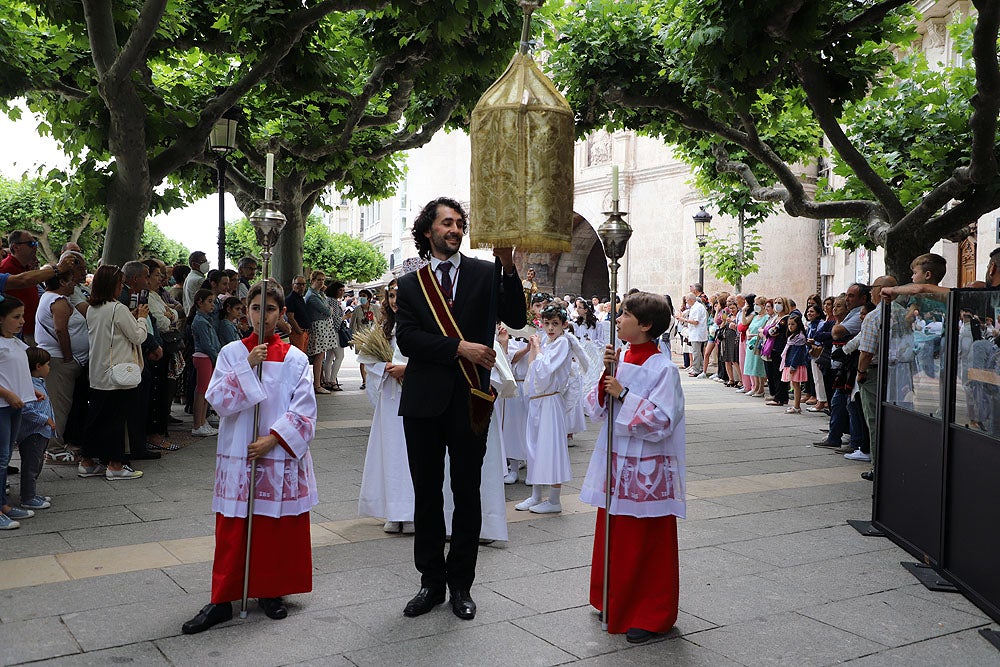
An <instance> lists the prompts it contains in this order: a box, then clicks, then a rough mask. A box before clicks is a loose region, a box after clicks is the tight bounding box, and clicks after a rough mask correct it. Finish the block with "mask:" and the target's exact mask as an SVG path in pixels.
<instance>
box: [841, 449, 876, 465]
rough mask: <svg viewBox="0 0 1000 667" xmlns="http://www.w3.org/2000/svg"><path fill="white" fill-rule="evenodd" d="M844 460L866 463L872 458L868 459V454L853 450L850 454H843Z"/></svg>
mask: <svg viewBox="0 0 1000 667" xmlns="http://www.w3.org/2000/svg"><path fill="white" fill-rule="evenodd" d="M844 458H845V459H847V460H848V461H864V462H866V463H868V462H870V461H871V460H872V457H870V456H869V455H868V454H865V453H864V452H863V451H861V450H860V449H855V450H854V451H853V452H851V453H850V454H844Z"/></svg>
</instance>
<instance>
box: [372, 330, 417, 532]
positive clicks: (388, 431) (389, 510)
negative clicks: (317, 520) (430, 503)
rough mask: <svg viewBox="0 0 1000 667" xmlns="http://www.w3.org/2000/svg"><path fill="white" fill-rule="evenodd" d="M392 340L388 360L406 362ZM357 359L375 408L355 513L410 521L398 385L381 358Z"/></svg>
mask: <svg viewBox="0 0 1000 667" xmlns="http://www.w3.org/2000/svg"><path fill="white" fill-rule="evenodd" d="M389 342H390V343H391V344H392V352H393V355H392V363H394V364H397V365H406V361H407V360H406V357H404V356H403V354H402V353H401V352H400V351H399V347H398V346H397V345H396V337H395V336H393V337H392V338H391V339H390V341H389ZM359 361H360V362H361V363H363V364H364V366H365V370H366V371H367V373H368V380H367V382H366V388H365V389H366V392H367V393H368V400H370V401H371V403H372V406H374V408H375V414H374V415H373V417H372V428H371V431H370V432H369V434H368V449H367V451H366V452H365V468H364V472H363V473H362V474H361V493H360V494H359V496H358V516H372V517H378V518H380V519H385V520H386V521H413V480H412V479H411V477H410V464H409V462H408V459H407V456H406V437H405V436H404V435H403V418H402V417H400V416H399V397H400V395H401V393H402V385H400V383H399V380H397V379H396V378H394V377H392V376H391V375H389V374H388V373H387V372H386V370H385V366H386V363H385V362H384V361H378V360H376V359H374V358H372V357H368V356H365V355H362V356H361V357H360V358H359Z"/></svg>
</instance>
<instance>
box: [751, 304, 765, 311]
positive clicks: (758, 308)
mask: <svg viewBox="0 0 1000 667" xmlns="http://www.w3.org/2000/svg"><path fill="white" fill-rule="evenodd" d="M762 310H764V308H763V307H762V306H761V305H760V304H759V303H758V304H756V305H754V307H753V312H755V313H759V312H760V311H762Z"/></svg>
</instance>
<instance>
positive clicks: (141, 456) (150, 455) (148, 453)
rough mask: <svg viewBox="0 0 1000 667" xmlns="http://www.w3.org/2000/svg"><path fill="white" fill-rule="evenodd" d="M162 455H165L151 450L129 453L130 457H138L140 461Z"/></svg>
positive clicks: (150, 459)
mask: <svg viewBox="0 0 1000 667" xmlns="http://www.w3.org/2000/svg"><path fill="white" fill-rule="evenodd" d="M161 456H163V455H162V454H160V453H159V452H151V451H149V450H146V451H142V452H139V453H138V454H129V455H128V457H129V458H130V459H136V460H138V461H152V460H154V459H158V458H160V457H161Z"/></svg>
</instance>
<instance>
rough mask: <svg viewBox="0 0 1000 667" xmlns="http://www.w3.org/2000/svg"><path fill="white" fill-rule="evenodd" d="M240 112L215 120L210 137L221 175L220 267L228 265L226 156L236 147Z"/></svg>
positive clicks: (232, 110)
mask: <svg viewBox="0 0 1000 667" xmlns="http://www.w3.org/2000/svg"><path fill="white" fill-rule="evenodd" d="M238 114H239V112H238V111H237V110H236V109H230V110H229V111H227V112H226V113H225V114H224V115H223V116H222V118H220V119H219V120H217V121H215V127H213V128H212V132H211V133H210V134H209V137H208V144H209V147H210V148H211V149H212V152H214V153H215V156H216V157H215V172H216V174H217V175H218V177H219V266H218V268H219V269H223V268H225V266H226V167H227V166H228V164H227V163H226V156H227V155H229V154H230V153H232V152H233V150H234V149H235V148H236V128H237V126H238V125H239V121H238V117H239V116H238Z"/></svg>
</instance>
